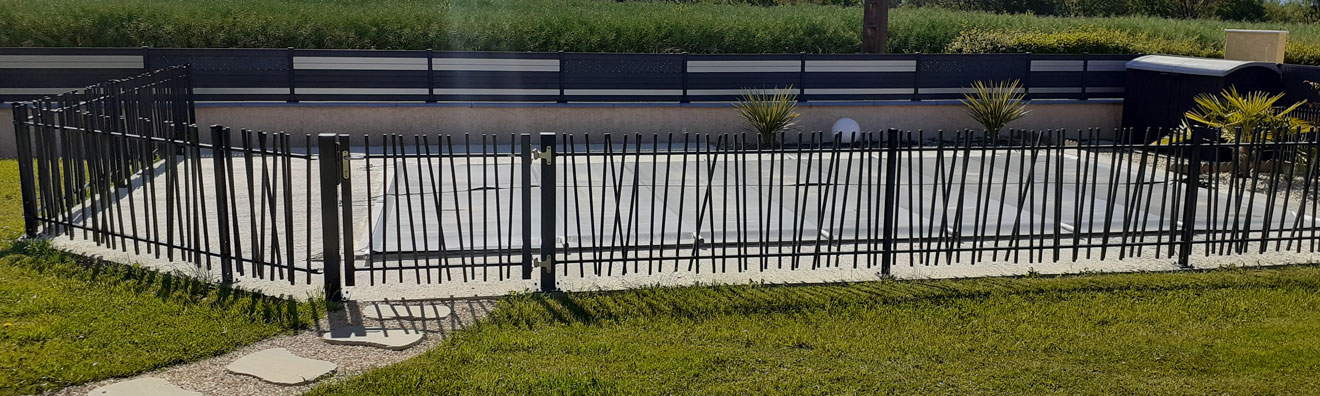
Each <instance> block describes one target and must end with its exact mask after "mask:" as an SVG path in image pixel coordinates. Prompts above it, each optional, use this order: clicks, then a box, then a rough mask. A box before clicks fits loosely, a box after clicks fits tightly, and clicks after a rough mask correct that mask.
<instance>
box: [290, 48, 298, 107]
mask: <svg viewBox="0 0 1320 396" xmlns="http://www.w3.org/2000/svg"><path fill="white" fill-rule="evenodd" d="M288 59H289V99H288V102H289V103H298V96H297V94H295V93H294V87H296V86H297V85H298V84H296V83H295V81H296V80H297V77H295V76H294V75H295V72H294V68H293V47H289V55H288Z"/></svg>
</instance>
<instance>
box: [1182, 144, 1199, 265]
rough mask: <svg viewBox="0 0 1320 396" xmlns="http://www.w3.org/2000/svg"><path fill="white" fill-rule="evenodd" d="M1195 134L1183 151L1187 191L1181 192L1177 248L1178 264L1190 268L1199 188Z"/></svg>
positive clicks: (1197, 147)
mask: <svg viewBox="0 0 1320 396" xmlns="http://www.w3.org/2000/svg"><path fill="white" fill-rule="evenodd" d="M1197 135H1198V134H1196V133H1195V132H1193V133H1192V137H1191V139H1187V140H1186V142H1185V143H1184V144H1187V145H1188V146H1187V147H1186V149H1187V150H1186V151H1185V153H1187V180H1186V182H1187V192H1186V193H1185V194H1183V197H1184V198H1183V218H1182V225H1181V228H1180V229H1179V231H1180V232H1179V235H1180V238H1182V240H1181V241H1179V242H1181V243H1180V245H1181V246H1180V248H1179V249H1178V266H1179V267H1182V268H1192V263H1191V259H1192V240H1193V238H1195V237H1196V204H1197V197H1196V193H1197V192H1198V191H1199V190H1200V189H1201V185H1200V184H1201V154H1202V152H1201V144H1200V143H1199V142H1197Z"/></svg>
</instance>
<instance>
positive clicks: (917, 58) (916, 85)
mask: <svg viewBox="0 0 1320 396" xmlns="http://www.w3.org/2000/svg"><path fill="white" fill-rule="evenodd" d="M912 59H913V61H914V62H915V63H913V65H912V101H913V102H920V101H921V96H920V94H921V53H920V52H918V53H915V54H912Z"/></svg>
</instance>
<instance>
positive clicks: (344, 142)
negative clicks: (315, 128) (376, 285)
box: [335, 135, 356, 286]
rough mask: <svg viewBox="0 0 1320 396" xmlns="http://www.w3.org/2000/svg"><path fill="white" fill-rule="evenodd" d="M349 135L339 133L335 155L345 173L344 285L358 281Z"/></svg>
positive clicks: (342, 189)
mask: <svg viewBox="0 0 1320 396" xmlns="http://www.w3.org/2000/svg"><path fill="white" fill-rule="evenodd" d="M348 137H349V136H348V135H339V136H338V137H337V138H336V140H338V142H339V145H338V150H337V151H338V152H337V153H335V155H336V156H337V157H339V159H340V162H339V171H340V172H341V173H343V176H342V177H343V179H341V180H340V182H339V196H340V200H341V201H342V202H344V204H343V205H341V206H342V208H343V213H344V214H343V221H342V224H343V225H344V233H343V236H344V256H343V263H344V264H343V268H344V271H343V275H344V285H345V286H354V285H355V284H356V281H355V279H353V277H354V275H356V272H355V271H354V264H353V256H354V253H353V251H354V250H355V248H354V247H353V235H354V233H353V177H352V176H353V167H352V166H351V165H352V162H351V160H352V157H351V155H350V154H349V150H348V148H349V147H352V143H351V142H349V139H348Z"/></svg>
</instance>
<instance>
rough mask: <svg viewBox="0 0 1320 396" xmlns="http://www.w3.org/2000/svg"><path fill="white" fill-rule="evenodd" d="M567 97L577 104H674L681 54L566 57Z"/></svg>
mask: <svg viewBox="0 0 1320 396" xmlns="http://www.w3.org/2000/svg"><path fill="white" fill-rule="evenodd" d="M563 74H564V96H565V97H566V99H567V100H569V101H575V102H597V101H600V102H604V101H609V102H615V101H619V102H675V101H679V100H680V99H681V98H682V97H683V55H681V54H580V53H573V54H564V62H563Z"/></svg>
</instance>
